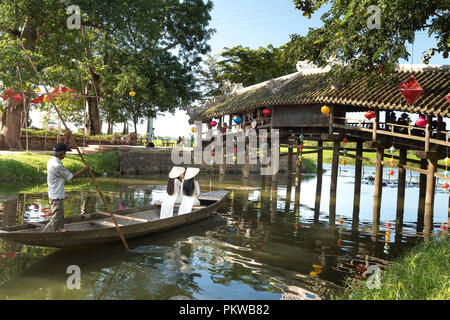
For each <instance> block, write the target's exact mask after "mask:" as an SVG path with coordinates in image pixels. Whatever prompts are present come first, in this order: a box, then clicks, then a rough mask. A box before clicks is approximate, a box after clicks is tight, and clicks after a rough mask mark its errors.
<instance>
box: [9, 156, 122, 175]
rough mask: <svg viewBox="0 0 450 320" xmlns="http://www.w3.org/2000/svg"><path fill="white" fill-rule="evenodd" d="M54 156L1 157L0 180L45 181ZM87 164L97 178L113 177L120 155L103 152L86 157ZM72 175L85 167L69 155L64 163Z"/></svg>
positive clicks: (78, 158) (77, 159)
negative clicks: (48, 162) (48, 164)
mask: <svg viewBox="0 0 450 320" xmlns="http://www.w3.org/2000/svg"><path fill="white" fill-rule="evenodd" d="M51 157H52V155H50V154H38V153H30V152H23V153H8V154H2V155H0V180H3V181H11V180H27V179H41V178H42V179H45V178H46V177H47V161H48V159H50V158H51ZM84 158H85V159H86V162H87V163H88V165H89V166H90V167H91V170H92V172H93V173H94V175H96V176H105V175H112V174H114V173H116V172H117V171H118V169H119V161H120V159H119V153H118V152H117V151H102V152H96V153H93V154H86V155H84ZM62 162H63V164H64V166H65V167H66V168H67V169H68V170H69V171H70V172H72V173H74V172H76V171H78V170H80V169H81V168H83V167H84V164H83V162H82V161H81V159H80V157H79V156H78V155H73V154H68V155H66V158H65V159H64V160H63V161H62Z"/></svg>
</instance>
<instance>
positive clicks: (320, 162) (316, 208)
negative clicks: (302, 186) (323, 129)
mask: <svg viewBox="0 0 450 320" xmlns="http://www.w3.org/2000/svg"><path fill="white" fill-rule="evenodd" d="M317 146H318V147H319V148H321V147H322V146H323V141H322V140H319V141H317ZM322 174H323V150H321V149H319V151H317V183H316V201H315V203H314V213H315V214H316V215H317V214H319V212H320V199H321V196H322Z"/></svg>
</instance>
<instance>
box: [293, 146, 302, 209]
mask: <svg viewBox="0 0 450 320" xmlns="http://www.w3.org/2000/svg"><path fill="white" fill-rule="evenodd" d="M301 184H302V157H301V155H300V150H299V149H297V157H296V161H295V197H294V206H295V208H296V209H295V210H296V211H297V210H298V208H299V206H300V187H301Z"/></svg>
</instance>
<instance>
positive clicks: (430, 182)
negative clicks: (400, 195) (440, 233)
mask: <svg viewBox="0 0 450 320" xmlns="http://www.w3.org/2000/svg"><path fill="white" fill-rule="evenodd" d="M436 168H437V160H436V159H429V160H428V173H427V188H426V194H425V230H424V235H425V240H427V239H428V237H429V236H430V234H431V233H432V232H433V209H434V189H435V187H436V178H435V177H434V174H435V173H436Z"/></svg>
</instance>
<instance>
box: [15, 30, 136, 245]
mask: <svg viewBox="0 0 450 320" xmlns="http://www.w3.org/2000/svg"><path fill="white" fill-rule="evenodd" d="M17 41H18V42H19V44H20V46H21V47H22V50H23V52H24V53H25V55H26V57H27V59H28V61H29V62H30V64H31V66H32V68H33V70H34V72H35V73H36V75H37V77H38V78H39V81H40V82H41V83H42V86H43V87H44V89H45V92H47V95H48V96H49V97H50V101H51V103H52V105H53V107H54V108H55V110H56V113H57V114H58V116H59V118H60V120H61V122H62V123H63V125H64V127H65V128H66V130H67V132H69V131H70V130H69V127H68V126H67V124H66V122H65V121H64V119H63V117H62V115H61V112H60V111H59V109H58V107H57V106H56V104H55V101H54V100H53V96H52V95H51V94H50V93H49V91H48V89H47V86H46V85H45V82H44V80H43V79H42V78H41V76H40V74H39V72H38V71H37V69H36V66H35V64H34V63H33V61H32V60H31V58H30V56H29V55H28V53H27V51H26V49H25V47H24V46H23V43H22V41H21V40H20V39H17ZM73 143H74V144H75V148H76V150H77V152H78V155H79V156H80V158H81V161H83V163H84V165H85V166H87V162H86V160H85V159H84V157H83V155H82V154H81V151H80V149H79V148H78V146H77V144H76V142H75V140H74V141H73ZM89 174H90V175H91V178H92V182H93V183H94V185H95V188H96V189H97V192H98V193H99V195H100V197H101V198H102V200H103V203H104V204H105V207H106V209H107V211H108V213H109V214H110V216H111V219H112V221H113V222H114V225H115V227H116V230H117V233H118V234H119V236H120V238H121V239H122V242H123V244H124V246H125V249H126V250H127V251H130V248H129V247H128V244H127V241H126V240H125V237H124V235H123V234H122V231H120V227H119V225H118V224H117V220H116V218H115V217H114V215H113V213H112V211H111V208H110V207H109V204H108V201H106V198H105V196H104V195H103V192H102V191H101V190H100V187H99V185H98V184H97V181H96V180H95V176H94V174H93V173H92V170H91V168H89Z"/></svg>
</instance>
